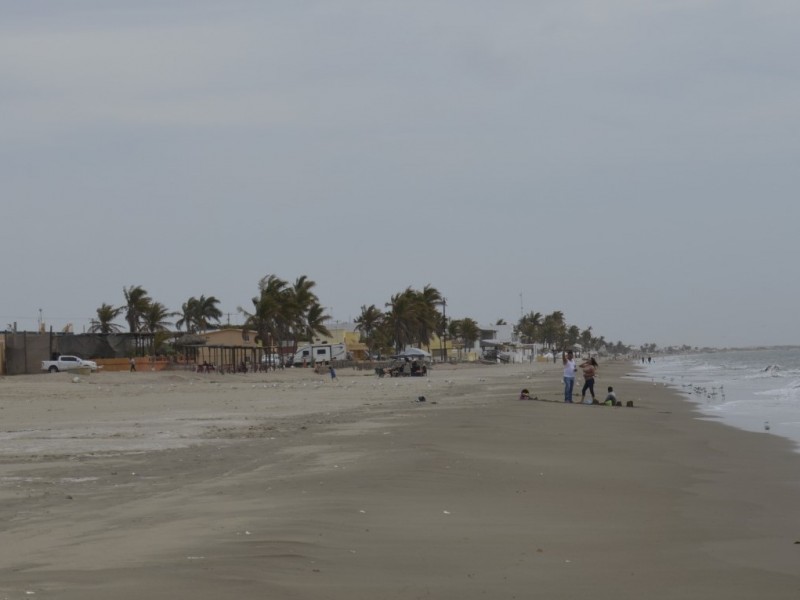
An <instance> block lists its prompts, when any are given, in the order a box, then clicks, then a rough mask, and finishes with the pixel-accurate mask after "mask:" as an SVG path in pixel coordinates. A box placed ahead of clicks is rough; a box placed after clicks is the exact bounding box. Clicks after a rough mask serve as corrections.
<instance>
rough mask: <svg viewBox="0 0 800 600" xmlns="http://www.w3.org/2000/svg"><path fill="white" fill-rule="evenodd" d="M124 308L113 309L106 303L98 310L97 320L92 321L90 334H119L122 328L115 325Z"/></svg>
mask: <svg viewBox="0 0 800 600" xmlns="http://www.w3.org/2000/svg"><path fill="white" fill-rule="evenodd" d="M123 309H124V307H123V306H119V307H116V308H115V307H113V306H111V305H110V304H106V303H105V302H104V303H103V304H101V305H100V307H99V308H98V309H97V320H93V321H92V326H91V327H90V328H89V332H90V333H119V332H120V331H122V327H120V326H119V325H117V324H116V323H114V322H113V321H114V319H116V318H117V317H118V316H119V315H120V313H121V312H122V310H123Z"/></svg>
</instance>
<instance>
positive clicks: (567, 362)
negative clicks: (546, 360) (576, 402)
mask: <svg viewBox="0 0 800 600" xmlns="http://www.w3.org/2000/svg"><path fill="white" fill-rule="evenodd" d="M561 362H562V363H563V364H564V402H568V403H570V404H572V390H573V389H574V388H575V370H576V367H575V358H574V356H573V354H572V350H570V351H568V352H562V353H561Z"/></svg>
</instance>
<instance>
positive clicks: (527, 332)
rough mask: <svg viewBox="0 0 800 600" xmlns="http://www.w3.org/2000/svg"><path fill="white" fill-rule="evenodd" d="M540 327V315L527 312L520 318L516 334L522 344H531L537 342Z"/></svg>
mask: <svg viewBox="0 0 800 600" xmlns="http://www.w3.org/2000/svg"><path fill="white" fill-rule="evenodd" d="M541 326H542V313H539V312H533V311H531V312H529V313H528V314H527V315H524V316H523V317H522V318H520V320H519V322H518V323H517V327H516V333H517V335H518V336H519V337H520V339H521V340H522V341H523V343H527V344H533V343H535V342H538V341H539V329H540V328H541Z"/></svg>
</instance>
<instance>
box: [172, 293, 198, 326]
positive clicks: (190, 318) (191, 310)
mask: <svg viewBox="0 0 800 600" xmlns="http://www.w3.org/2000/svg"><path fill="white" fill-rule="evenodd" d="M180 314H181V318H180V319H178V320H177V321H176V322H175V328H176V329H178V330H181V329H183V326H184V325H185V326H186V333H194V332H195V331H196V329H195V322H196V317H195V315H196V314H197V298H195V297H194V296H192V297H191V298H189V299H188V300H187V301H186V302H184V303H183V304H181V312H180Z"/></svg>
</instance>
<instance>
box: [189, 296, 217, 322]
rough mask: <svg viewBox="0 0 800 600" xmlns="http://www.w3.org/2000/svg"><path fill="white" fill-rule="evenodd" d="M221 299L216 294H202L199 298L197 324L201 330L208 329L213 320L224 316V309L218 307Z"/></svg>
mask: <svg viewBox="0 0 800 600" xmlns="http://www.w3.org/2000/svg"><path fill="white" fill-rule="evenodd" d="M218 304H219V300H218V299H217V298H215V297H214V296H209V297H208V298H206V297H205V295H201V296H200V298H198V300H197V315H196V321H195V324H196V325H197V328H198V329H199V330H200V331H206V330H207V329H208V328H209V326H210V325H211V321H216V322H217V324H219V320H220V319H221V318H222V311H221V310H220V309H219V308H218V307H217V305H218Z"/></svg>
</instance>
